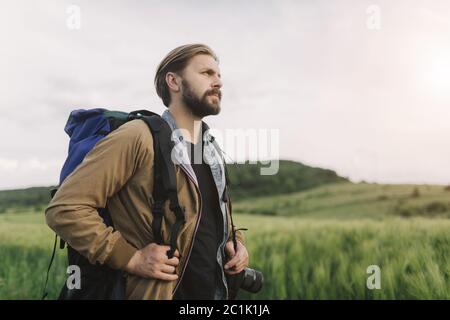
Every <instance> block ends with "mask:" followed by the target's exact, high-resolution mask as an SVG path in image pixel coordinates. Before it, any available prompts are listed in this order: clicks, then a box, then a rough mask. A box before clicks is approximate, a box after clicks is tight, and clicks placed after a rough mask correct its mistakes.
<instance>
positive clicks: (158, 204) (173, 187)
mask: <svg viewBox="0 0 450 320" xmlns="http://www.w3.org/2000/svg"><path fill="white" fill-rule="evenodd" d="M141 119H142V120H143V121H145V123H146V124H147V125H148V127H149V129H150V131H151V133H152V135H153V147H154V155H155V156H154V159H155V160H154V174H155V175H154V184H153V199H154V204H153V207H152V213H153V224H152V228H153V233H154V237H155V240H156V241H157V242H158V243H160V244H161V243H162V242H163V241H162V234H161V223H162V217H163V212H164V211H163V210H164V208H163V205H164V203H165V201H166V200H167V199H169V203H170V210H172V211H173V212H174V213H175V217H176V220H175V223H174V224H173V225H172V228H171V231H170V250H169V251H168V252H167V255H168V257H169V259H170V258H172V257H173V254H174V253H175V250H176V246H177V242H176V241H177V237H178V233H179V231H180V229H181V227H182V226H183V224H184V223H185V216H184V208H181V206H180V204H179V201H178V190H177V179H176V171H175V165H174V163H173V161H172V158H171V153H172V149H173V147H174V143H173V141H172V139H171V135H172V130H171V129H170V127H169V125H168V124H167V122H166V121H165V120H164V119H163V118H161V117H160V116H158V115H152V116H143V117H141Z"/></svg>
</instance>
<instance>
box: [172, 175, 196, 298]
mask: <svg viewBox="0 0 450 320" xmlns="http://www.w3.org/2000/svg"><path fill="white" fill-rule="evenodd" d="M180 168H181V169H182V170H183V172H184V173H185V174H186V175H187V176H188V178H189V180H191V181H192V183H193V184H194V185H195V189H196V190H197V193H198V195H199V197H200V207H199V211H198V212H197V221H196V223H195V229H194V234H193V236H192V240H191V244H190V246H189V252H188V255H187V257H186V260H185V261H184V265H183V268H182V270H181V274H180V277H179V278H178V281H177V284H176V286H175V288H174V289H173V291H172V297H173V296H174V295H175V292H176V291H177V289H178V287H179V285H180V283H181V279H183V276H184V272H185V270H186V267H187V263H188V261H189V258H190V256H191V251H192V248H193V246H194V240H195V235H196V234H197V229H198V226H199V224H200V219H201V215H202V205H203V199H202V194H201V192H200V189H199V187H198V186H197V184H196V183H195V181H194V179H193V178H192V177H191V175H190V174H189V172H187V170H185V169H184V168H183V166H180Z"/></svg>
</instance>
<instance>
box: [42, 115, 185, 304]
mask: <svg viewBox="0 0 450 320" xmlns="http://www.w3.org/2000/svg"><path fill="white" fill-rule="evenodd" d="M138 119H140V120H143V121H145V123H146V124H147V125H148V127H149V133H150V134H152V136H153V147H154V170H155V174H154V186H160V187H158V188H156V187H155V188H154V189H153V199H154V204H153V207H152V213H153V223H152V229H153V234H154V236H155V242H156V243H158V244H162V242H163V241H162V235H161V223H162V217H163V205H164V202H165V201H166V200H167V199H169V201H170V209H171V210H172V211H173V212H174V213H175V215H176V220H175V223H174V224H173V226H172V228H171V231H170V250H169V251H168V252H167V255H168V257H169V258H172V257H173V254H174V252H175V250H176V239H177V235H178V232H179V230H180V229H181V227H182V225H183V224H184V222H185V218H184V211H183V209H182V208H181V207H180V205H179V203H178V195H177V184H176V171H175V165H174V164H173V162H172V160H171V150H172V147H173V145H174V143H173V141H172V140H171V133H172V130H171V128H170V126H169V125H168V124H167V122H166V121H165V120H164V119H162V118H161V116H159V115H158V114H156V113H153V112H151V111H147V110H137V111H133V112H130V113H127V112H121V111H110V110H107V109H103V108H96V109H89V110H84V109H80V110H74V111H72V112H71V114H70V116H69V119H68V121H67V123H66V126H65V129H64V130H65V132H66V133H67V134H68V135H69V136H70V142H69V153H68V157H67V159H66V161H65V163H64V166H63V168H62V170H61V174H60V181H59V185H61V184H62V183H63V182H64V179H65V178H66V177H67V176H69V175H70V173H72V172H73V171H74V170H75V168H76V167H77V166H78V165H79V164H80V163H81V162H82V161H83V159H84V157H85V156H86V155H87V153H88V152H89V151H90V150H92V149H93V148H94V146H95V145H96V143H97V142H99V141H100V140H101V139H103V138H104V137H105V136H107V135H108V134H109V133H110V132H112V131H114V130H115V129H117V128H119V127H120V126H121V125H123V124H124V123H126V122H128V121H132V120H138ZM56 191H57V188H55V189H52V190H51V192H50V195H51V197H53V196H54V195H55V193H56ZM98 213H99V215H100V216H101V217H102V218H103V221H104V223H105V224H106V225H107V226H111V227H113V228H114V225H113V222H112V219H111V217H110V214H109V212H108V208H98ZM57 238H58V235H56V234H55V242H54V246H53V253H52V256H51V258H50V263H49V266H48V269H47V278H46V281H45V285H44V290H43V291H44V293H43V296H42V299H45V297H46V296H47V294H48V292H47V290H46V289H47V284H48V277H49V272H50V268H51V265H52V262H53V259H54V256H55V251H56V244H57ZM64 246H65V242H64V240H63V239H60V248H61V249H64ZM67 256H68V262H69V265H77V266H78V267H79V268H80V271H81V288H80V289H76V288H74V289H69V288H68V286H67V285H66V284H64V286H63V288H62V290H61V292H60V295H59V299H70V300H74V299H76V300H79V299H101V300H120V299H125V278H124V272H123V271H121V270H115V269H112V268H110V267H109V266H107V265H100V264H99V263H96V264H95V265H94V264H91V263H90V262H89V261H88V259H87V258H85V257H84V256H82V255H81V254H80V253H78V252H77V251H76V250H74V249H73V248H71V247H70V246H69V245H67Z"/></svg>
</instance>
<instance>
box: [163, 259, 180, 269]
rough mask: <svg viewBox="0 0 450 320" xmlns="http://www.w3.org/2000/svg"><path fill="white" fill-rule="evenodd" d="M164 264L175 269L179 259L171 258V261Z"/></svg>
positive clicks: (168, 260)
mask: <svg viewBox="0 0 450 320" xmlns="http://www.w3.org/2000/svg"><path fill="white" fill-rule="evenodd" d="M165 263H166V264H168V265H169V266H174V267H176V266H177V265H178V264H179V263H180V259H178V258H177V257H173V258H172V259H167V260H166V261H165Z"/></svg>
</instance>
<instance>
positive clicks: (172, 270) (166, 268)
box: [160, 264, 175, 274]
mask: <svg viewBox="0 0 450 320" xmlns="http://www.w3.org/2000/svg"><path fill="white" fill-rule="evenodd" d="M160 271H161V272H164V273H169V274H174V273H175V267H173V266H169V265H167V264H163V265H162V266H161V268H160Z"/></svg>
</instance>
